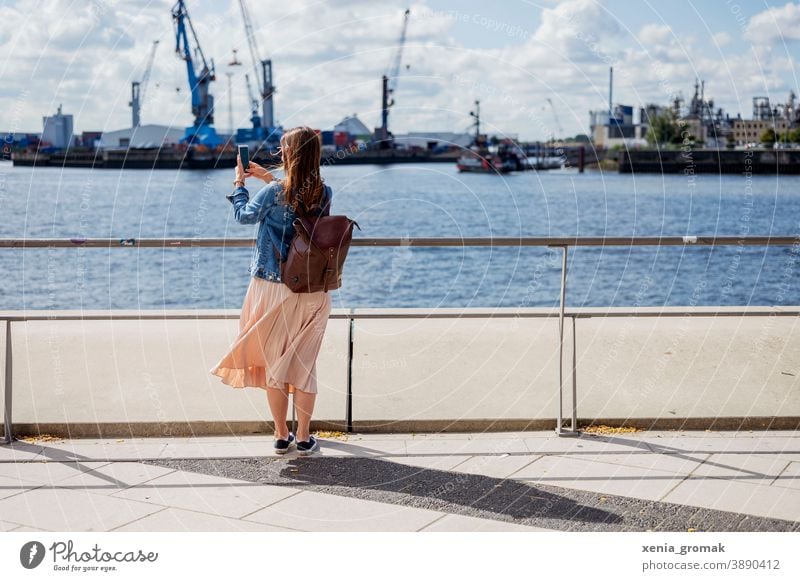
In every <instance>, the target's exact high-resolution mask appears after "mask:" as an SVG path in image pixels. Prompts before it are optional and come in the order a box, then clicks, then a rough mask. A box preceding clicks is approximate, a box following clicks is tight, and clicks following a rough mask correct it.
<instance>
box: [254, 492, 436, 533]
mask: <svg viewBox="0 0 800 581" xmlns="http://www.w3.org/2000/svg"><path fill="white" fill-rule="evenodd" d="M440 516H441V513H439V512H436V511H432V510H425V509H419V508H409V507H403V506H398V505H396V504H384V503H381V502H374V501H371V500H362V499H357V498H346V497H337V498H336V499H335V500H334V499H333V497H332V496H331V495H328V494H321V493H318V492H301V493H300V494H297V495H295V496H292V497H290V498H287V499H286V500H283V501H281V502H279V503H277V504H274V505H272V506H269V507H267V508H264V509H263V510H260V511H258V512H256V513H254V514H251V515H248V516H247V517H246V518H245V519H244V520H252V521H255V522H262V523H267V524H271V525H277V526H284V527H289V528H297V529H302V530H307V531H416V530H419V529H421V528H422V527H424V526H425V525H426V524H429V523H431V522H433V521H434V520H436V519H437V518H439V517H440Z"/></svg>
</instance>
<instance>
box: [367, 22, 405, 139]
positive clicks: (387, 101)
mask: <svg viewBox="0 0 800 581" xmlns="http://www.w3.org/2000/svg"><path fill="white" fill-rule="evenodd" d="M409 16H411V10H410V9H408V8H407V9H406V11H405V12H403V27H402V29H401V30H400V40H399V41H398V43H397V52H396V53H395V55H394V59H392V63H391V65H390V68H389V69H387V71H386V73H385V74H384V75H383V77H382V78H381V83H382V84H381V126H380V127H377V128H376V129H375V141H377V142H378V143H379V144H380V147H381V148H382V149H386V148H390V147H392V146H393V145H392V139H391V134H390V133H389V107H391V106H392V105H394V98H393V97H392V95H393V94H394V91H395V89H396V88H397V77H398V76H400V65H401V64H402V60H403V47H404V46H405V44H406V32H407V31H408V18H409Z"/></svg>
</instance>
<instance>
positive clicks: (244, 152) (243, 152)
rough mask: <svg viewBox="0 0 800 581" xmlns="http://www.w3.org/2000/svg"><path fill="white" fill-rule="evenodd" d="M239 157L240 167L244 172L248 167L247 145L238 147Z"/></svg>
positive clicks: (248, 153)
mask: <svg viewBox="0 0 800 581" xmlns="http://www.w3.org/2000/svg"><path fill="white" fill-rule="evenodd" d="M239 157H241V158H242V167H243V168H244V171H245V172H246V171H247V167H248V166H249V165H250V147H248V146H247V145H240V146H239Z"/></svg>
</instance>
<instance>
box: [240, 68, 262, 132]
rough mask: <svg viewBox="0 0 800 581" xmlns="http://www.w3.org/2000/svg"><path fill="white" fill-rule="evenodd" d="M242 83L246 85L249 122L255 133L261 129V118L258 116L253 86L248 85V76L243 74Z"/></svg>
mask: <svg viewBox="0 0 800 581" xmlns="http://www.w3.org/2000/svg"><path fill="white" fill-rule="evenodd" d="M244 82H245V83H246V84H247V96H248V97H249V98H250V121H251V122H252V123H253V129H254V130H255V131H257V130H258V129H259V128H260V127H261V117H260V116H259V115H258V99H256V95H255V93H253V86H252V85H251V84H250V75H248V74H247V73H245V75H244Z"/></svg>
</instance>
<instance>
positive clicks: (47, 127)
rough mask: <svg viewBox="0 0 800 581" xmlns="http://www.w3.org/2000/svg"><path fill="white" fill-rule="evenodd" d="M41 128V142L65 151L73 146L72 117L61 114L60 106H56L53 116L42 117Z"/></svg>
mask: <svg viewBox="0 0 800 581" xmlns="http://www.w3.org/2000/svg"><path fill="white" fill-rule="evenodd" d="M42 126H43V129H42V138H41V140H42V142H44V143H47V144H49V145H51V146H52V147H57V148H59V149H66V148H68V147H71V146H72V145H73V143H74V136H73V134H72V130H73V120H72V115H64V114H63V113H61V105H59V106H58V112H57V113H56V114H55V115H52V116H50V117H42Z"/></svg>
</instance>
